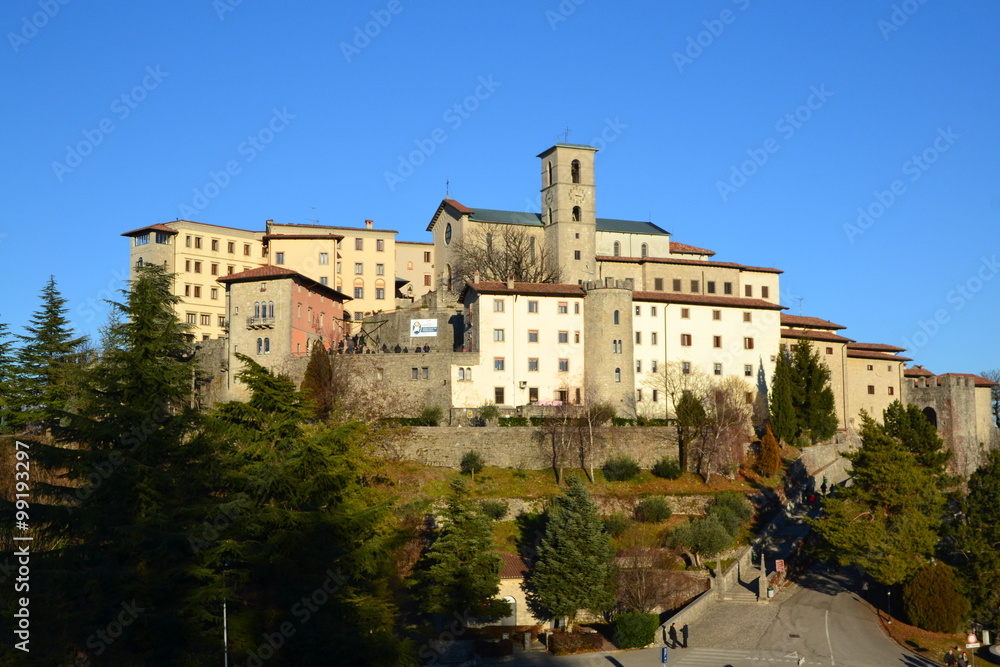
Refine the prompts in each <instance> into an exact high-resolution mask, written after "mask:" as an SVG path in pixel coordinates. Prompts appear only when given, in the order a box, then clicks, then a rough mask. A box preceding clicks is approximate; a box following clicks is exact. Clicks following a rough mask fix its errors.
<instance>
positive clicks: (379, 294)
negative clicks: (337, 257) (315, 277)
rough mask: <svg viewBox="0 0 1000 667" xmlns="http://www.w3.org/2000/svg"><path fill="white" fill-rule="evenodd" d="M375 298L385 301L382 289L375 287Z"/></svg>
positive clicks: (383, 289)
mask: <svg viewBox="0 0 1000 667" xmlns="http://www.w3.org/2000/svg"><path fill="white" fill-rule="evenodd" d="M323 280H326V278H323ZM323 284H324V285H325V284H326V283H323ZM375 298H376V299H378V300H380V301H381V300H384V299H385V288H384V287H376V288H375Z"/></svg>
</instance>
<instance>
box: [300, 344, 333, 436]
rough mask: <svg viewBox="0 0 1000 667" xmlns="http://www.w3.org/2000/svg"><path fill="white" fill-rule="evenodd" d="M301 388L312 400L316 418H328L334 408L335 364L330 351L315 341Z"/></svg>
mask: <svg viewBox="0 0 1000 667" xmlns="http://www.w3.org/2000/svg"><path fill="white" fill-rule="evenodd" d="M301 389H302V391H303V392H304V393H305V394H306V395H307V396H308V398H309V400H310V401H311V402H312V406H313V415H314V416H315V417H316V419H319V420H324V419H326V418H328V417H329V416H330V411H331V410H333V392H332V389H333V366H332V364H331V363H330V353H329V352H327V351H326V349H325V348H324V347H323V345H322V344H319V343H315V344H313V346H312V351H311V353H310V354H309V363H308V364H307V365H306V372H305V376H304V377H303V378H302V387H301Z"/></svg>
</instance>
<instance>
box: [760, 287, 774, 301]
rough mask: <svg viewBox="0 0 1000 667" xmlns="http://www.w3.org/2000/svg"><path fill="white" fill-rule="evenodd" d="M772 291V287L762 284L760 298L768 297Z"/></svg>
mask: <svg viewBox="0 0 1000 667" xmlns="http://www.w3.org/2000/svg"><path fill="white" fill-rule="evenodd" d="M770 293H771V290H770V289H768V288H767V287H766V286H761V288H760V298H762V299H766V298H767V297H768V295H770Z"/></svg>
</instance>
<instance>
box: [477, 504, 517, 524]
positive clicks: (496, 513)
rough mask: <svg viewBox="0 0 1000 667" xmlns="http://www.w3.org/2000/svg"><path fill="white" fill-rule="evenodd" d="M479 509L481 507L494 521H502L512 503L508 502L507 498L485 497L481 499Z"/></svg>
mask: <svg viewBox="0 0 1000 667" xmlns="http://www.w3.org/2000/svg"><path fill="white" fill-rule="evenodd" d="M479 509H481V510H482V512H483V514H485V515H486V516H488V517H489V518H490V519H492V520H493V521H500V520H502V519H503V518H504V517H505V516H507V510H508V509H510V504H509V503H507V501H506V500H498V499H496V498H484V499H483V500H480V501H479Z"/></svg>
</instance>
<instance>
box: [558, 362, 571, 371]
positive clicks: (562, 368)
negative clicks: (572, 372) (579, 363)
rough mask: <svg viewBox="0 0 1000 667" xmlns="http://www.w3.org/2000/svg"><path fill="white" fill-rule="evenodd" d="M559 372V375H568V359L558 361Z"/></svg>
mask: <svg viewBox="0 0 1000 667" xmlns="http://www.w3.org/2000/svg"><path fill="white" fill-rule="evenodd" d="M559 372H560V373H568V372H569V359H560V360H559Z"/></svg>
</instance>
